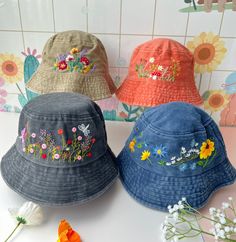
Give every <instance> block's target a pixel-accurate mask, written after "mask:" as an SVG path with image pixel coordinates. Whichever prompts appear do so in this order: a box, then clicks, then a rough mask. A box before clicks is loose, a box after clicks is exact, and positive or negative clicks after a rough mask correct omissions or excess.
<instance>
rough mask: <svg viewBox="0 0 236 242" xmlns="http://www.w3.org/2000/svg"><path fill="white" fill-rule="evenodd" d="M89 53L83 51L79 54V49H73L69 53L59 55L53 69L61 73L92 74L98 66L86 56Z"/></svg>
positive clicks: (86, 50) (85, 50)
mask: <svg viewBox="0 0 236 242" xmlns="http://www.w3.org/2000/svg"><path fill="white" fill-rule="evenodd" d="M87 52H88V49H83V50H81V51H80V52H79V50H78V48H72V49H71V50H70V52H69V53H66V54H60V55H58V56H57V58H56V59H55V62H54V67H53V69H54V70H58V71H61V72H75V71H76V72H79V73H83V74H86V73H89V72H91V73H92V72H93V71H94V70H95V68H96V65H95V63H94V62H93V61H92V60H90V59H89V57H88V56H87V55H86V53H87Z"/></svg>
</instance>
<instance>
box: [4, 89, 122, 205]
mask: <svg viewBox="0 0 236 242" xmlns="http://www.w3.org/2000/svg"><path fill="white" fill-rule="evenodd" d="M115 159H116V158H115V156H114V154H113V153H112V151H111V150H110V148H109V146H108V145H107V136H106V130H105V123H104V119H103V116H102V113H101V110H100V108H99V107H98V106H97V104H96V103H94V102H93V101H91V100H90V99H89V98H88V97H86V96H83V95H80V94H75V93H52V94H46V95H41V96H39V97H36V98H35V99H33V100H32V101H30V102H29V103H28V104H27V105H26V106H25V107H24V108H23V110H22V112H21V115H20V120H19V129H18V137H17V140H16V143H15V144H14V145H13V146H12V148H11V149H10V150H9V151H8V152H7V154H6V155H5V156H4V157H3V158H2V162H1V172H2V176H3V178H4V180H5V182H6V183H7V184H8V185H9V186H10V187H11V188H12V189H13V190H14V191H16V192H17V193H19V194H20V195H22V196H23V197H25V198H27V199H29V200H32V201H35V202H37V203H42V204H47V205H67V204H82V203H85V202H87V201H89V200H91V199H93V198H96V197H98V196H99V195H101V194H102V193H104V192H105V191H106V190H107V189H108V188H109V187H110V186H111V185H112V184H113V182H114V181H115V179H116V177H117V176H118V169H117V167H116V165H115Z"/></svg>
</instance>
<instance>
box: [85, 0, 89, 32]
mask: <svg viewBox="0 0 236 242" xmlns="http://www.w3.org/2000/svg"><path fill="white" fill-rule="evenodd" d="M85 4H86V32H87V33H88V12H89V11H88V5H89V4H88V0H86V1H85Z"/></svg>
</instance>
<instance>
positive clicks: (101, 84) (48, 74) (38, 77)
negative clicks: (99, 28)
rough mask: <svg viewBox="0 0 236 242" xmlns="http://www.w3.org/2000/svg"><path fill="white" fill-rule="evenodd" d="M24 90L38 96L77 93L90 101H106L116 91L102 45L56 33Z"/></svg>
mask: <svg viewBox="0 0 236 242" xmlns="http://www.w3.org/2000/svg"><path fill="white" fill-rule="evenodd" d="M26 86H27V88H29V89H30V90H32V91H34V92H37V93H40V94H44V93H51V92H77V93H81V94H84V95H87V96H89V97H90V98H91V99H93V100H99V99H103V98H108V97H110V96H111V95H112V94H113V93H114V92H115V90H116V87H115V85H114V83H113V80H112V78H111V76H110V74H109V71H108V61H107V55H106V51H105V48H104V46H103V44H102V43H101V41H100V40H99V39H98V38H97V37H95V36H94V35H92V34H89V33H85V32H82V31H77V30H73V31H66V32H61V33H57V34H55V35H53V36H52V37H51V38H50V39H49V40H48V41H47V43H46V45H45V47H44V50H43V53H42V63H41V64H40V66H39V68H38V69H37V71H36V72H35V74H34V75H33V76H32V78H31V79H30V80H29V82H28V83H27V85H26Z"/></svg>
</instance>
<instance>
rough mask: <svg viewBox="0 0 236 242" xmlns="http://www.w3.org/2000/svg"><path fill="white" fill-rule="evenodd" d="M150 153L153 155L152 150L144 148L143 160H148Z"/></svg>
mask: <svg viewBox="0 0 236 242" xmlns="http://www.w3.org/2000/svg"><path fill="white" fill-rule="evenodd" d="M150 155H151V153H150V151H148V150H144V151H143V152H142V155H141V160H147V159H149V157H150Z"/></svg>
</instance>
